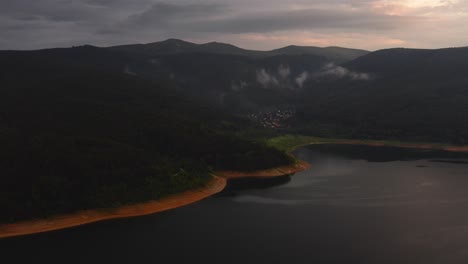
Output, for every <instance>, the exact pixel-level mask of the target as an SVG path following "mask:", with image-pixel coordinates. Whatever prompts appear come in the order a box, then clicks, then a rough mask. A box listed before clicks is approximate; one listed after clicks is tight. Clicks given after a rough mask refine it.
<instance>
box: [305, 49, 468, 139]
mask: <svg viewBox="0 0 468 264" xmlns="http://www.w3.org/2000/svg"><path fill="white" fill-rule="evenodd" d="M342 67H343V68H345V69H346V70H347V71H349V72H354V73H359V74H366V76H367V78H366V79H364V80H352V78H330V79H327V80H323V79H322V80H321V81H322V82H321V83H320V85H315V86H314V89H312V87H310V89H307V90H306V91H305V92H304V94H303V98H304V99H305V100H308V101H307V105H305V104H304V107H303V108H302V110H301V111H302V112H303V113H304V118H302V120H300V121H298V123H301V124H305V123H309V124H310V123H311V121H312V120H313V122H315V123H316V124H317V125H316V126H315V127H316V128H319V127H320V128H321V129H328V130H329V131H332V132H333V133H335V132H337V133H338V134H340V133H341V134H342V136H347V137H349V136H352V137H373V138H384V139H385V138H392V139H409V140H421V141H434V140H435V141H443V142H451V143H464V142H466V140H468V125H467V123H466V120H467V118H468V48H449V49H437V50H422V49H402V48H398V49H387V50H380V51H376V52H373V53H370V54H368V55H364V56H362V57H359V58H357V59H355V60H353V61H351V62H348V63H345V64H343V65H342ZM318 124H320V125H318ZM309 128H310V130H308V131H309V132H307V133H313V132H312V130H315V129H313V128H312V127H311V126H310V125H309ZM306 130H307V129H306ZM318 130H320V129H317V130H316V131H318ZM338 131H341V132H338Z"/></svg>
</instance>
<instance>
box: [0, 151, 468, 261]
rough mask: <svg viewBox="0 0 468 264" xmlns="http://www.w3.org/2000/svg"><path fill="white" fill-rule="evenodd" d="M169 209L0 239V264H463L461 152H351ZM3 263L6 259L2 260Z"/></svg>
mask: <svg viewBox="0 0 468 264" xmlns="http://www.w3.org/2000/svg"><path fill="white" fill-rule="evenodd" d="M295 155H296V156H297V157H298V158H300V159H303V160H306V161H308V162H310V163H311V165H312V167H311V168H310V169H308V170H306V171H304V172H301V173H297V174H295V175H293V176H292V177H283V178H279V179H275V180H271V181H254V182H252V181H247V182H245V181H240V182H239V181H238V182H234V183H233V184H231V185H230V187H229V188H228V189H227V190H226V191H225V192H223V193H222V194H220V195H217V196H215V197H211V198H208V199H205V200H203V201H201V202H198V203H196V204H192V205H189V206H186V207H182V208H178V209H175V210H171V211H167V212H163V213H159V214H155V215H149V216H143V217H137V218H129V219H120V220H111V221H106V222H100V223H95V224H90V225H86V226H81V227H76V228H71V229H66V230H59V231H55V232H49V233H43V234H37V235H31V236H24V237H16V238H9V239H0V256H1V260H2V262H3V263H8V264H9V263H33V262H38V263H256V264H259V263H359V264H364V263H378V264H382V263H412V264H417V263H425V264H426V263H468V154H460V153H448V152H442V151H428V150H418V149H403V148H393V147H370V146H352V145H315V146H309V147H303V148H300V149H298V150H297V151H295ZM7 260H8V261H7Z"/></svg>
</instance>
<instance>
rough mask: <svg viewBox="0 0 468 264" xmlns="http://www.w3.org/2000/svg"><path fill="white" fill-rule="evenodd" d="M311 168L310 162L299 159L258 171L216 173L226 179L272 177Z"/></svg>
mask: <svg viewBox="0 0 468 264" xmlns="http://www.w3.org/2000/svg"><path fill="white" fill-rule="evenodd" d="M308 168H310V164H309V163H308V162H305V161H303V160H299V161H298V162H297V163H295V164H292V165H286V166H280V167H276V168H271V169H265V170H256V171H245V172H243V171H218V172H216V175H218V176H220V177H223V178H225V179H226V180H232V179H242V178H270V177H279V176H285V175H288V174H293V173H297V172H300V171H303V170H306V169H308Z"/></svg>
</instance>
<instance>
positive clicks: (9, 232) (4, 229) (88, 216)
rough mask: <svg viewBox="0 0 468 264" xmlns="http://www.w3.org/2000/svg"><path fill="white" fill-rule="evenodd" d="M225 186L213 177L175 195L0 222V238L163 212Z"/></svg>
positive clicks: (191, 201)
mask: <svg viewBox="0 0 468 264" xmlns="http://www.w3.org/2000/svg"><path fill="white" fill-rule="evenodd" d="M225 186H226V179H224V178H221V177H217V176H215V177H213V179H212V180H211V181H210V182H209V183H208V184H207V186H205V187H203V188H200V189H195V190H189V191H186V192H183V193H179V194H174V195H171V196H168V197H165V198H162V199H160V200H157V201H150V202H145V203H140V204H134V205H126V206H122V207H118V208H115V209H107V210H104V209H102V210H99V209H93V210H84V211H78V212H76V213H72V214H67V215H61V216H56V217H52V218H49V219H39V220H30V221H22V222H18V223H13V224H6V225H0V238H5V237H13V236H21V235H29V234H35V233H42V232H47V231H53V230H58V229H64V228H69V227H74V226H79V225H84V224H89V223H94V222H98V221H103V220H108V219H116V218H125V217H132V216H142V215H147V214H153V213H157V212H162V211H166V210H169V209H173V208H177V207H181V206H184V205H188V204H191V203H194V202H197V201H199V200H202V199H204V198H207V197H209V196H212V195H213V194H216V193H218V192H220V191H222V190H223V189H224V187H225Z"/></svg>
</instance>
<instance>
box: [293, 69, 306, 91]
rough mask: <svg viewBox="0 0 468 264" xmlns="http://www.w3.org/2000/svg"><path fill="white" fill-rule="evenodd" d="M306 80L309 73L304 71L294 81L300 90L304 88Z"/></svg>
mask: <svg viewBox="0 0 468 264" xmlns="http://www.w3.org/2000/svg"><path fill="white" fill-rule="evenodd" d="M308 78H309V73H308V72H306V71H304V72H302V73H301V74H299V75H298V76H297V77H296V79H295V81H296V84H297V85H298V86H299V87H300V88H302V87H303V86H304V83H305V81H307V79H308Z"/></svg>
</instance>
